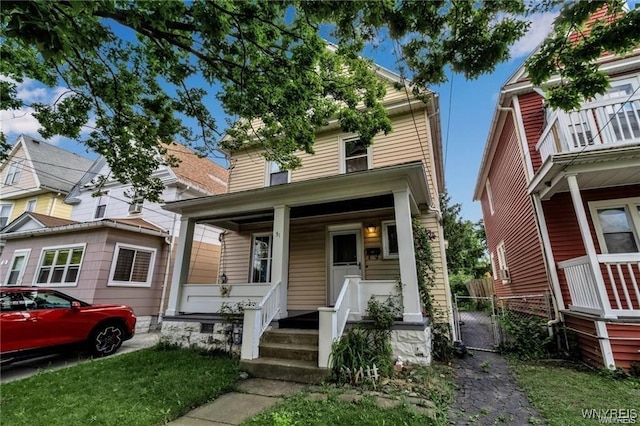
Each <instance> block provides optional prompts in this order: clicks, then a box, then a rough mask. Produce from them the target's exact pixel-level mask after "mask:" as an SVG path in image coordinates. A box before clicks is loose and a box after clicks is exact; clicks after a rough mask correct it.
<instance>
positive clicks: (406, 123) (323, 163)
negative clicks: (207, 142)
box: [229, 109, 436, 194]
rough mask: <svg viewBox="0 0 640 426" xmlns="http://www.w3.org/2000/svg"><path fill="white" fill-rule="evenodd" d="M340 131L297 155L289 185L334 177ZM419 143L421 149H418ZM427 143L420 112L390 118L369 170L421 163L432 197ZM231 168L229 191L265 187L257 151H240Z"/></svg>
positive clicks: (374, 148)
mask: <svg viewBox="0 0 640 426" xmlns="http://www.w3.org/2000/svg"><path fill="white" fill-rule="evenodd" d="M343 136H345V134H344V133H343V132H341V131H340V130H333V131H329V132H324V133H320V134H318V135H317V137H316V142H315V144H314V150H315V153H314V154H313V155H310V154H306V153H297V155H298V157H299V158H300V160H301V161H302V167H300V168H299V169H297V170H293V171H292V172H291V182H299V181H304V180H310V179H316V178H321V177H325V176H333V175H337V174H338V173H339V170H340V151H339V150H340V147H341V144H340V138H341V137H343ZM420 144H422V148H421V146H420ZM430 145H431V144H430V140H429V136H428V134H427V128H426V119H425V114H424V110H423V109H414V112H413V116H412V114H411V113H404V114H402V115H399V116H396V117H393V132H391V133H389V134H388V135H386V136H385V135H382V134H381V135H378V136H376V137H375V138H374V141H373V145H372V153H373V156H372V157H373V159H372V163H373V164H372V165H371V166H372V167H373V168H380V167H386V166H392V165H395V164H403V163H408V162H412V161H422V162H423V163H424V167H425V170H426V171H427V182H428V185H429V190H430V191H431V193H432V194H435V193H436V191H435V188H434V181H433V177H432V174H433V173H435V171H432V170H430V169H431V159H430V157H429V156H430V155H431V153H430ZM232 164H233V168H232V170H231V175H230V181H229V192H237V191H245V190H249V189H255V188H262V187H264V186H265V167H266V162H265V160H264V157H263V156H262V154H261V152H260V151H259V150H251V151H242V152H237V153H235V154H234V155H233V159H232Z"/></svg>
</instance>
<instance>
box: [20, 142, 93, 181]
mask: <svg viewBox="0 0 640 426" xmlns="http://www.w3.org/2000/svg"><path fill="white" fill-rule="evenodd" d="M20 146H22V147H23V149H24V151H25V154H26V157H27V159H28V160H29V161H30V163H31V164H30V165H29V166H28V167H30V168H31V169H32V171H33V173H35V174H36V176H37V177H38V181H39V182H40V188H41V189H48V190H51V191H56V192H64V193H68V192H69V191H70V190H71V188H73V186H74V185H75V183H76V182H77V181H78V180H79V179H80V178H81V177H82V176H83V175H84V173H85V172H86V171H87V169H88V168H89V167H90V166H91V164H92V163H93V161H91V160H89V159H88V158H85V157H82V156H80V155H78V154H75V153H73V152H70V151H67V150H64V149H62V148H59V147H57V146H54V145H51V144H49V143H46V142H43V141H40V140H38V139H35V138H32V137H30V136H27V135H20V136H19V137H18V140H17V141H16V143H15V144H14V146H13V148H12V150H11V153H10V154H9V156H10V157H11V155H13V154H14V153H15V152H16V151H17V150H18V148H19V147H20Z"/></svg>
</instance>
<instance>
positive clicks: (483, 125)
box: [0, 0, 638, 221]
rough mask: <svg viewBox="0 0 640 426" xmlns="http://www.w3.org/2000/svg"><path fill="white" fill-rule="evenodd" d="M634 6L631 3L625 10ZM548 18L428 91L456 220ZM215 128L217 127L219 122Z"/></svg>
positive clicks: (390, 63) (31, 126)
mask: <svg viewBox="0 0 640 426" xmlns="http://www.w3.org/2000/svg"><path fill="white" fill-rule="evenodd" d="M637 1H638V0H634V1H631V2H630V3H631V6H632V7H633V5H634V4H635V3H636V2H637ZM553 17H554V15H553V14H551V13H548V14H544V15H538V16H534V17H533V19H532V25H531V29H530V31H529V32H528V33H527V35H526V36H525V37H524V38H523V39H522V40H520V41H519V42H518V43H516V44H515V45H514V46H513V47H512V49H511V53H512V59H511V60H510V61H508V62H506V63H503V64H501V65H499V66H498V67H497V68H496V70H495V71H494V72H493V73H492V74H490V75H485V76H482V77H480V78H479V79H476V80H473V81H467V80H465V78H464V77H463V76H461V75H453V76H450V78H449V81H448V82H447V83H445V84H442V85H440V86H435V87H432V89H433V90H434V91H435V92H437V93H439V95H440V118H441V127H442V144H443V151H444V154H445V158H446V161H445V184H446V187H447V190H448V192H449V194H450V195H451V197H452V200H453V202H456V203H460V204H462V216H463V217H464V218H466V219H469V220H472V221H478V220H479V219H481V218H482V212H481V209H480V205H479V203H476V202H473V201H472V198H473V190H474V187H475V182H476V177H477V173H478V168H479V165H480V161H481V159H482V153H483V150H484V146H485V143H486V140H487V134H488V131H489V126H490V124H491V119H492V117H493V112H494V108H495V104H496V99H497V96H498V93H499V91H500V88H501V86H502V85H503V84H504V82H505V81H506V80H507V79H508V78H509V76H510V75H511V74H512V73H513V72H514V71H515V70H516V69H517V68H518V67H519V66H520V65H522V63H523V61H524V59H525V58H526V57H527V56H528V55H529V53H530V52H531V51H532V50H533V49H535V47H536V46H537V45H538V43H540V42H541V41H542V40H543V39H544V36H545V35H546V34H547V33H548V31H549V30H550V28H551V24H552V21H553ZM372 59H373V60H374V61H375V62H376V63H379V64H380V65H382V66H384V67H385V68H388V69H390V70H395V68H396V66H395V56H394V55H393V53H392V52H391V51H390V50H387V51H385V50H380V51H378V52H377V53H375V54H373V55H372ZM61 90H63V89H62V88H56V89H53V90H51V89H45V88H43V87H42V86H41V85H39V84H38V83H37V82H34V81H25V83H23V84H21V85H20V86H19V96H22V97H23V99H25V103H31V102H35V101H39V102H45V101H47V100H48V99H55V98H57V96H58V95H59V94H60V93H61ZM214 115H215V116H216V117H218V118H222V117H223V116H224V115H223V114H222V111H220V110H218V111H214ZM219 123H220V124H221V125H222V123H223V121H219ZM0 124H1V125H2V129H3V131H4V132H5V134H6V135H7V137H8V140H9V141H10V142H13V141H14V140H15V139H16V138H17V136H18V135H19V134H20V133H25V134H28V135H31V136H34V137H39V134H38V133H37V130H38V128H39V126H38V124H37V121H36V120H35V119H34V118H33V117H31V115H30V111H29V109H25V110H23V111H2V116H1V122H0ZM49 142H50V143H54V144H57V145H58V146H60V147H62V148H64V149H67V150H70V151H73V152H77V153H79V154H81V155H85V156H87V157H89V158H95V154H93V153H90V152H87V149H86V148H85V147H84V145H81V144H79V143H78V142H75V141H71V140H65V139H62V138H57V139H53V140H52V141H49Z"/></svg>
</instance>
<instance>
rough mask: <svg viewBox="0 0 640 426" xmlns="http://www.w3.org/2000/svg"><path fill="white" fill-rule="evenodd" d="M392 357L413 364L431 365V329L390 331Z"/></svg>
mask: <svg viewBox="0 0 640 426" xmlns="http://www.w3.org/2000/svg"><path fill="white" fill-rule="evenodd" d="M391 347H392V348H393V356H394V357H396V358H397V357H398V356H400V357H402V360H403V361H408V362H410V363H413V364H422V365H429V364H431V327H427V328H425V329H423V330H392V332H391Z"/></svg>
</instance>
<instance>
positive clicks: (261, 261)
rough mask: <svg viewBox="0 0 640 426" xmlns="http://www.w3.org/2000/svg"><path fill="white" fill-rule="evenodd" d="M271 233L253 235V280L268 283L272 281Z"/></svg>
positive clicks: (253, 281)
mask: <svg viewBox="0 0 640 426" xmlns="http://www.w3.org/2000/svg"><path fill="white" fill-rule="evenodd" d="M271 250H272V248H271V234H256V235H254V236H253V244H252V254H251V282H252V283H268V282H270V281H271Z"/></svg>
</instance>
